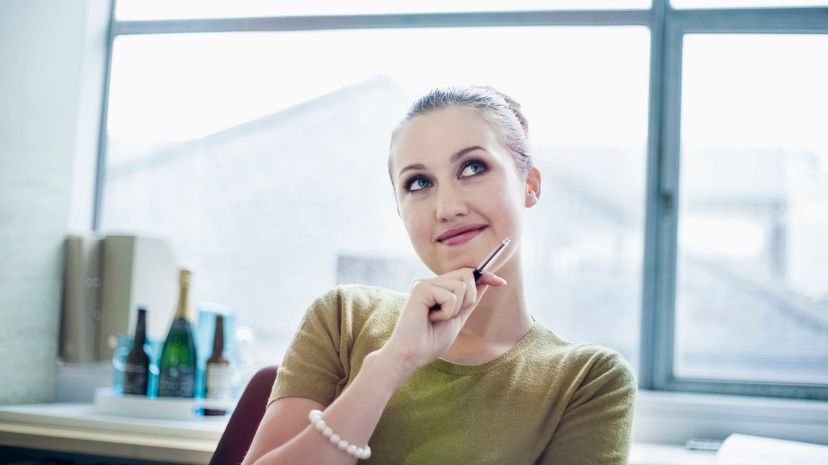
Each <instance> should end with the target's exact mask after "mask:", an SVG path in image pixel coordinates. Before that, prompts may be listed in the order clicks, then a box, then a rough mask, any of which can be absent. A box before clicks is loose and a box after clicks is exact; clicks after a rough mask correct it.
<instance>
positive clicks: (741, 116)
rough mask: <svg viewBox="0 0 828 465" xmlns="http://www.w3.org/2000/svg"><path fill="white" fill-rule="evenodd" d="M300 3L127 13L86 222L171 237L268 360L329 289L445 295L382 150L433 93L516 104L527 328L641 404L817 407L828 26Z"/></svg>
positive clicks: (733, 15) (122, 13) (823, 390)
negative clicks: (699, 397) (585, 354)
mask: <svg viewBox="0 0 828 465" xmlns="http://www.w3.org/2000/svg"><path fill="white" fill-rule="evenodd" d="M674 3H676V2H674ZM678 3H681V2H678ZM181 4H186V2H185V3H179V4H178V5H181ZM303 5H304V7H302V9H301V10H300V9H292V10H287V9H285V8H283V5H281V4H279V5H277V3H273V2H256V1H246V2H239V3H236V2H234V3H225V2H196V3H194V4H191V5H190V6H189V7H187V8H181V9H175V8H172V7H166V6H164V5H159V4H157V3H154V2H140V1H126V0H121V1H119V2H118V3H117V7H116V14H115V17H114V20H113V25H112V32H111V42H110V43H111V49H110V55H111V59H110V67H109V71H108V72H109V80H108V82H109V86H108V89H107V97H108V98H107V106H106V109H107V111H106V115H105V116H106V118H105V124H104V129H105V133H104V141H105V144H102V151H103V153H102V155H103V156H102V159H104V160H105V166H102V169H101V170H100V172H101V186H102V188H101V189H100V190H99V192H98V202H97V204H98V210H97V212H96V228H97V229H98V230H99V231H101V232H104V233H106V232H110V231H135V232H139V233H145V234H150V235H157V236H163V237H166V238H169V239H170V240H171V241H172V243H173V246H174V248H175V251H176V253H177V255H178V256H179V257H180V259H181V261H183V262H186V263H188V264H190V265H191V266H192V267H193V269H194V270H195V271H196V276H197V279H196V280H195V281H194V289H193V293H194V298H195V299H196V301H209V302H218V303H221V304H224V305H228V306H229V307H231V308H232V309H233V310H234V311H235V312H236V315H237V323H238V324H239V325H245V326H250V327H252V328H255V331H256V344H257V347H256V351H255V354H256V356H257V358H256V360H255V362H256V363H258V364H272V363H278V362H279V360H280V359H281V357H282V355H283V353H284V350H285V348H286V346H287V344H288V343H289V341H290V337H291V336H292V334H293V332H294V331H295V330H296V327H297V325H298V323H299V318H300V317H301V315H302V314H303V312H304V311H305V309H306V308H307V306H308V305H309V304H310V303H311V301H312V300H313V299H314V298H315V297H316V296H318V295H319V294H320V293H321V292H323V291H325V290H326V289H328V288H330V287H332V286H334V285H336V284H337V283H364V284H374V285H380V286H386V287H389V288H392V289H396V290H399V291H402V292H406V291H407V290H408V286H409V284H410V281H411V280H412V279H414V278H416V277H421V276H427V275H429V274H430V271H429V270H427V269H426V268H425V267H424V266H423V265H422V264H421V263H420V262H419V259H418V258H417V256H416V255H415V254H414V252H413V249H412V247H411V245H410V242H409V240H408V237H407V235H406V232H405V230H404V228H403V225H402V223H401V221H400V219H399V218H398V216H397V214H396V210H395V207H394V199H393V192H392V188H391V185H390V182H389V179H388V175H387V171H386V168H387V167H386V157H387V150H388V143H389V138H390V134H391V130H392V129H393V127H394V126H395V125H396V123H397V122H398V121H399V119H400V118H401V117H402V116H403V114H404V112H405V110H406V108H407V106H408V105H409V104H410V103H411V102H412V101H413V99H414V98H416V97H417V96H419V95H421V94H422V93H424V92H425V91H427V90H428V89H430V88H432V87H435V86H439V85H447V84H455V83H459V84H464V83H467V84H485V85H491V86H494V87H495V88H498V89H500V90H502V91H504V92H506V93H508V94H510V95H512V96H513V97H515V99H516V100H518V101H519V102H520V103H521V105H522V107H523V109H524V110H525V113H526V114H527V116H528V118H529V123H530V144H531V148H532V151H533V155H534V157H535V163H536V164H537V166H538V167H539V168H540V170H541V172H542V175H543V191H542V192H543V194H542V196H541V202H540V203H539V204H538V205H537V206H536V207H535V208H533V209H531V210H529V211H528V213H527V219H528V221H529V224H528V228H527V230H526V236H525V237H524V243H523V250H522V253H523V256H524V267H525V268H524V272H525V276H526V277H527V283H526V284H527V288H526V296H527V298H528V306H529V308H530V312H531V313H532V314H533V316H535V317H536V318H537V319H538V320H539V321H541V322H542V323H543V324H544V325H546V326H547V327H549V328H550V329H552V330H553V331H555V332H556V333H558V334H559V335H561V336H562V337H564V338H565V339H570V340H574V341H584V342H591V343H597V344H602V345H606V346H609V347H612V348H614V349H616V350H618V351H620V352H621V353H622V354H623V355H624V356H625V357H626V358H627V359H628V360H629V361H630V362H631V364H632V365H633V367H634V368H635V370H636V372H637V373H638V375H639V378H640V382H641V386H642V387H644V388H650V389H666V390H704V391H708V392H730V393H743V394H763V395H776V396H784V397H809V398H828V370H826V368H825V367H826V366H828V344H826V341H828V322H826V317H825V315H827V314H828V286H826V284H825V280H824V279H820V276H824V275H826V272H828V269H826V267H825V265H824V264H825V263H827V262H828V246H826V243H825V241H824V240H823V239H821V238H822V237H828V220H826V218H825V208H824V205H825V199H826V198H828V177H826V173H828V145H826V143H828V140H826V139H825V131H824V129H823V128H825V127H828V114H826V112H825V108H828V107H827V106H826V104H828V101H827V100H828V95H827V94H826V91H825V90H824V89H825V86H824V85H822V84H821V83H823V82H825V81H826V80H828V72H826V68H825V65H824V60H820V59H819V58H818V57H821V56H825V55H826V52H828V46H826V45H828V42H826V40H825V38H826V36H825V35H820V34H821V33H822V32H828V27H827V26H824V25H823V28H824V29H825V31H822V30H821V29H820V27H819V24H821V23H820V22H819V21H818V19H817V20H814V19H813V18H814V12H817V14H822V15H828V9H815V8H810V9H805V10H796V9H787V10H785V11H784V19H785V20H784V21H781V22H778V23H779V24H777V22H775V21H774V20H773V19H774V18H776V17H775V16H773V17H770V16H768V15H773V14H774V13H773V11H772V10H761V11H760V10H757V11H756V12H755V13H750V14H748V13H746V12H747V11H748V10H740V9H733V10H698V9H693V10H688V11H682V10H679V9H677V10H674V9H672V8H671V7H670V6H669V5H668V2H667V0H656V1H654V2H653V3H652V4H651V3H650V2H649V1H634V0H631V1H627V2H617V1H613V2H598V1H596V2H590V3H586V2H569V1H564V0H561V1H557V2H551V3H549V2H538V3H537V4H536V3H535V2H532V1H526V2H522V3H518V4H508V8H504V7H503V5H500V4H497V3H496V2H474V3H462V2H456V3H451V2H439V3H437V2H433V4H429V3H422V2H419V3H416V5H417V8H416V9H412V8H413V7H410V8H409V7H403V6H400V7H399V9H397V8H396V7H395V9H394V10H390V9H389V7H388V5H389V4H388V3H387V2H370V1H365V2H361V3H360V2H357V3H349V4H348V5H349V8H352V9H351V10H348V11H343V10H342V7H343V6H342V5H344V4H334V5H333V6H331V5H322V4H315V3H309V4H303ZM395 5H405V4H404V3H399V4H395ZM410 5H414V4H410ZM429 5H431V6H429ZM678 7H681V5H679V6H678ZM276 8H278V9H276ZM539 8H544V10H545V11H534V12H533V11H531V10H535V9H539ZM575 8H579V9H577V10H576V9H575ZM609 8H615V9H609ZM228 9H230V10H228ZM504 10H509V11H504ZM418 13H430V14H418ZM751 14H753V15H755V16H751ZM301 15H329V16H301ZM242 17H248V18H242ZM713 19H715V21H713ZM757 24H758V25H759V26H757ZM723 25H725V26H726V27H727V31H721V30H717V29H715V28H717V27H719V28H721V27H724V26H723ZM776 27H778V28H780V30H779V31H776V30H774V28H776ZM797 27H801V29H802V34H797V33H796V32H797ZM740 28H743V29H746V30H748V31H749V32H751V33H752V34H740V35H737V34H733V32H739V30H740ZM708 29H709V30H708ZM765 29H770V30H765ZM722 32H727V34H723V33H722ZM775 32H784V33H785V34H784V35H780V34H775ZM769 340H772V341H773V343H772V344H769V343H768V341H769Z"/></svg>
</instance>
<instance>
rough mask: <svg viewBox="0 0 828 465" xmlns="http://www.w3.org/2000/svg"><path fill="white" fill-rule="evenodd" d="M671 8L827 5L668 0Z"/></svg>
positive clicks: (798, 0)
mask: <svg viewBox="0 0 828 465" xmlns="http://www.w3.org/2000/svg"><path fill="white" fill-rule="evenodd" d="M670 5H671V6H672V7H673V8H688V9H690V8H773V7H784V8H792V7H805V6H808V7H813V6H828V1H826V0H670Z"/></svg>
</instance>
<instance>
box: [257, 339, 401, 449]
mask: <svg viewBox="0 0 828 465" xmlns="http://www.w3.org/2000/svg"><path fill="white" fill-rule="evenodd" d="M408 376H410V373H408V372H406V371H404V370H403V369H402V368H401V366H400V364H399V363H396V361H395V360H393V359H392V358H391V357H390V356H388V355H387V354H386V353H384V352H382V351H381V350H380V351H377V352H373V353H371V354H369V355H368V356H367V357H366V358H365V360H364V362H363V365H362V368H361V369H360V371H359V373H358V374H357V376H356V378H354V380H353V381H352V382H351V384H349V385H348V387H347V388H346V389H345V390H344V391H343V392H342V394H341V395H340V396H339V397H338V398H337V399H336V400H335V401H334V402H333V403H332V404H331V405H330V406H328V407H327V408H326V409H325V411H324V412H323V415H322V417H323V419H324V420H325V423H327V424H328V426H330V427H331V428H332V429H333V430H334V432H335V433H336V434H338V435H339V436H340V437H342V438H344V439H346V440H347V441H348V442H350V443H351V444H355V445H357V446H359V447H362V446H364V445H365V444H367V443H368V440H369V439H370V438H371V435H372V434H373V433H374V429H375V428H376V426H377V423H378V422H379V419H380V417H381V416H382V412H383V410H385V406H386V404H387V403H388V400H389V399H390V398H391V396H392V395H393V394H394V392H395V391H396V390H397V388H398V387H399V386H400V385H401V384H402V383H403V382H405V380H406V379H407V378H408ZM356 461H357V459H356V458H354V457H351V456H350V455H348V454H346V453H345V452H343V451H341V450H339V449H338V448H337V447H336V446H335V445H334V444H332V443H331V442H330V440H329V439H328V438H326V437H325V436H323V435H322V433H321V432H319V431H317V430H316V429H315V428H314V427H313V426H312V425H311V424H310V422H308V426H307V427H305V429H304V430H302V432H301V433H299V434H298V435H296V436H295V437H294V438H293V439H291V440H290V441H288V442H287V443H285V444H283V445H282V446H281V447H278V448H276V449H274V450H272V451H270V452H268V453H267V454H265V455H263V456H262V457H260V458H259V459H258V460H257V461H256V462H255V465H276V464H279V465H287V464H302V465H304V464H308V463H324V464H330V465H351V464H354V463H356Z"/></svg>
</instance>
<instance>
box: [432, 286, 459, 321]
mask: <svg viewBox="0 0 828 465" xmlns="http://www.w3.org/2000/svg"><path fill="white" fill-rule="evenodd" d="M429 294H430V296H431V299H430V300H429V303H430V305H429V308H433V307H435V306H438V307H439V308H438V309H437V310H431V311H429V315H428V319H429V321H432V322H433V321H442V320H448V319H449V318H451V317H452V316H453V315H454V313H455V312H454V307H455V306H456V304H457V295H456V294H455V293H453V292H451V291H449V290H448V289H445V288H443V287H440V286H434V285H432V286H431V288H430V289H429Z"/></svg>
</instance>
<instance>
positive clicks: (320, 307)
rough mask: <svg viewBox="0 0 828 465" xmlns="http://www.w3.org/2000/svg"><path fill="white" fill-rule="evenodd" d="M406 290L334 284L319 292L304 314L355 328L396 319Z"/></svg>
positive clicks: (358, 328)
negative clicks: (402, 291) (398, 290)
mask: <svg viewBox="0 0 828 465" xmlns="http://www.w3.org/2000/svg"><path fill="white" fill-rule="evenodd" d="M407 297H408V295H407V294H403V293H401V292H397V291H394V290H392V289H387V288H384V287H379V286H369V285H362V284H338V285H336V286H334V287H331V288H329V289H327V290H326V291H325V292H323V293H322V294H320V295H319V296H318V297H317V298H316V299H315V300H314V301H313V304H311V306H310V307H309V308H308V312H307V315H306V318H315V319H321V320H324V321H326V322H327V323H328V324H329V325H333V326H336V327H339V328H342V329H346V328H347V329H348V330H352V331H356V332H359V331H360V330H361V328H362V327H363V326H365V325H366V324H368V323H377V324H378V323H381V322H386V324H391V325H392V327H393V324H394V323H396V320H397V316H398V315H399V311H400V309H401V308H402V306H403V304H404V303H405V300H406V298H407Z"/></svg>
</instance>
